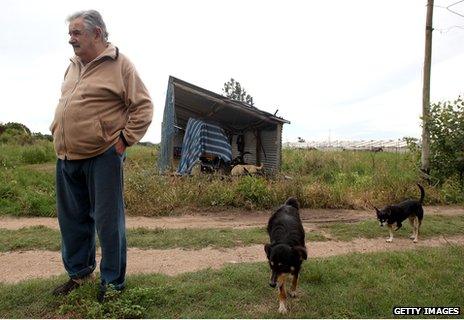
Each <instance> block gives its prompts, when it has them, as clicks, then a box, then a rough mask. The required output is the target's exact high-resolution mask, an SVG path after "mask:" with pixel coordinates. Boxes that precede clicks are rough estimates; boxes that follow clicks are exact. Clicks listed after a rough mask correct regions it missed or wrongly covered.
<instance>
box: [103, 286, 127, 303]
mask: <svg viewBox="0 0 464 320" xmlns="http://www.w3.org/2000/svg"><path fill="white" fill-rule="evenodd" d="M123 290H124V288H121V289H116V288H115V287H114V286H113V285H112V284H110V285H108V286H100V288H99V289H98V293H97V301H98V302H100V303H103V302H105V301H107V300H114V299H115V298H117V297H119V295H120V294H121V292H122V291H123Z"/></svg>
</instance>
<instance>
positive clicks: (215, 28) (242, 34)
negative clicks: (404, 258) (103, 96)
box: [0, 0, 464, 143]
mask: <svg viewBox="0 0 464 320" xmlns="http://www.w3.org/2000/svg"><path fill="white" fill-rule="evenodd" d="M456 2H458V0H450V1H448V0H435V7H434V17H433V27H434V29H435V30H434V32H433V41H432V72H431V91H430V98H431V102H432V103H436V102H440V101H448V100H455V99H457V98H458V96H459V95H462V94H463V93H464V77H463V71H464V1H462V2H460V3H458V4H456V5H454V6H452V7H450V8H449V9H452V10H453V11H455V12H457V13H458V14H455V13H452V12H450V11H449V10H447V9H446V7H447V6H449V5H451V4H453V3H456ZM426 3H427V1H426V0H351V1H346V0H331V1H323V0H318V1H316V0H301V1H297V0H285V1H284V0H282V1H274V0H267V1H260V0H246V1H245V0H234V1H225V0H197V1H191V0H169V1H167V0H165V1H142V0H133V1H117V0H111V1H97V0H92V1H86V0H80V1H66V0H62V1H51V0H41V1H36V0H0V88H1V89H0V90H1V92H2V95H1V99H0V122H3V123H6V122H21V123H23V124H25V125H26V126H27V127H29V128H30V129H31V130H32V131H34V132H42V133H50V132H49V130H48V128H49V125H50V123H51V121H52V119H53V115H54V110H55V107H56V105H57V103H58V99H59V95H60V87H61V82H62V79H63V75H64V72H65V70H66V68H67V66H68V64H69V58H71V57H72V56H73V51H72V47H71V46H70V45H69V44H68V40H69V37H68V24H67V22H66V18H67V17H68V16H69V15H71V14H73V13H74V12H76V11H80V10H88V9H96V10H98V11H99V12H100V13H101V14H102V16H103V19H104V20H105V23H106V26H107V29H108V32H109V40H110V42H112V43H113V44H114V45H116V46H117V47H118V48H119V49H120V52H122V53H124V54H125V55H126V56H128V57H129V59H130V60H131V61H132V62H133V63H134V65H135V67H136V69H137V70H138V72H139V74H140V76H141V78H142V80H143V82H144V83H145V85H146V87H147V88H148V90H149V92H150V95H151V97H152V100H153V104H154V108H155V113H154V118H153V122H152V124H151V126H150V128H149V129H148V131H147V133H146V135H145V137H144V138H143V139H142V141H151V142H155V143H157V142H159V141H160V140H161V121H162V116H163V111H164V104H165V97H166V89H167V84H168V78H169V76H170V75H172V76H174V77H176V78H179V79H182V80H184V81H187V82H190V83H192V84H195V85H197V86H200V87H202V88H205V89H207V90H210V91H213V92H216V93H221V90H222V88H223V85H224V83H225V82H226V81H228V80H229V79H230V78H234V79H235V80H237V81H239V82H240V83H241V85H242V87H244V88H245V90H246V91H247V93H249V94H250V95H252V96H253V100H254V103H255V106H256V107H257V108H259V109H262V110H264V111H267V112H270V113H274V112H275V111H276V110H277V109H278V113H277V115H278V116H280V117H283V118H284V119H287V120H289V121H290V122H291V124H286V125H284V130H283V138H282V140H283V142H294V141H296V140H297V138H298V137H302V138H304V139H305V140H307V141H309V140H315V141H323V140H328V139H331V140H332V141H334V140H371V139H374V140H377V139H401V138H403V137H406V136H408V137H416V138H419V137H420V135H421V121H420V116H421V114H422V81H423V80H422V76H423V64H424V51H425V18H426Z"/></svg>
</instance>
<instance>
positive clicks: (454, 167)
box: [428, 97, 464, 183]
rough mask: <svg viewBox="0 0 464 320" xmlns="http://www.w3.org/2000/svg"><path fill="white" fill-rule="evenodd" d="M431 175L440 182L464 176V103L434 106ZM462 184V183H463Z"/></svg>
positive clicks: (430, 127) (429, 123)
mask: <svg viewBox="0 0 464 320" xmlns="http://www.w3.org/2000/svg"><path fill="white" fill-rule="evenodd" d="M428 126H429V130H430V174H431V176H432V178H433V179H434V180H436V181H438V182H439V183H444V182H445V181H447V180H448V179H449V178H451V177H453V176H456V175H459V176H460V178H461V179H462V175H463V174H464V101H463V100H462V98H461V97H458V99H456V100H455V101H446V102H439V103H436V104H432V105H431V108H430V119H429V121H428ZM461 182H462V181H461Z"/></svg>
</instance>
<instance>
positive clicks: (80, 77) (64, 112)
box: [61, 64, 84, 160]
mask: <svg viewBox="0 0 464 320" xmlns="http://www.w3.org/2000/svg"><path fill="white" fill-rule="evenodd" d="M78 66H79V75H78V77H77V80H76V81H75V83H74V88H73V89H72V91H71V94H70V95H69V96H68V98H67V99H66V101H65V104H64V107H63V116H62V121H61V123H62V125H61V135H62V137H63V146H64V158H65V160H67V159H68V148H67V147H66V137H65V134H64V123H65V119H66V109H67V108H68V102H69V100H70V99H71V98H72V96H73V95H74V92H75V91H76V88H77V86H78V84H79V82H80V81H81V79H82V73H84V70H81V66H80V65H79V64H78Z"/></svg>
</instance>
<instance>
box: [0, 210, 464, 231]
mask: <svg viewBox="0 0 464 320" xmlns="http://www.w3.org/2000/svg"><path fill="white" fill-rule="evenodd" d="M424 210H425V215H426V216H427V215H446V216H453V215H464V207H455V206H429V207H425V208H424ZM270 213H271V212H270V211H254V212H250V211H240V210H230V211H224V212H207V213H203V214H201V213H196V214H195V215H185V216H179V217H156V218H149V217H132V216H128V217H127V219H126V226H127V228H148V229H155V228H165V229H184V228H199V229H204V228H236V229H238V228H251V227H264V226H265V225H266V223H267V219H268V218H269V215H270ZM300 216H301V220H302V221H303V224H305V225H311V224H318V223H330V222H356V221H360V220H366V219H371V218H373V217H374V212H373V211H366V210H342V209H303V210H300ZM37 225H42V226H46V227H49V228H53V229H58V222H57V219H56V218H10V217H0V228H3V229H20V228H24V227H31V226H37Z"/></svg>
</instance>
